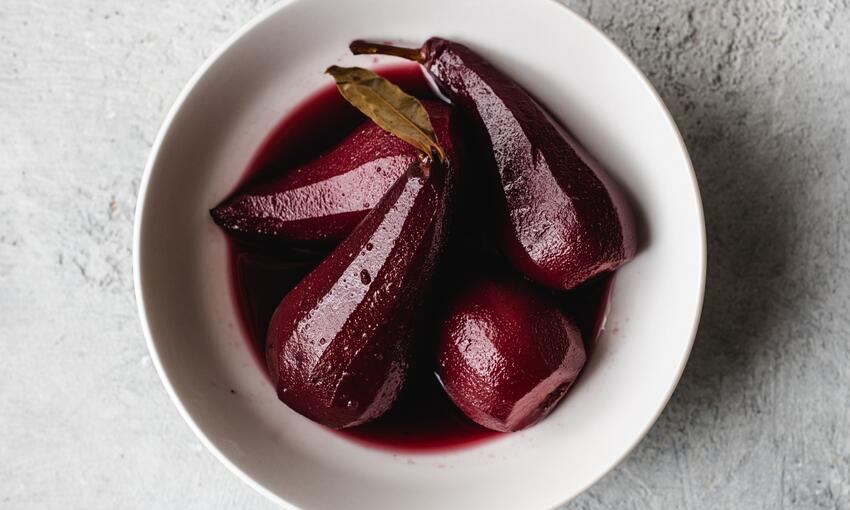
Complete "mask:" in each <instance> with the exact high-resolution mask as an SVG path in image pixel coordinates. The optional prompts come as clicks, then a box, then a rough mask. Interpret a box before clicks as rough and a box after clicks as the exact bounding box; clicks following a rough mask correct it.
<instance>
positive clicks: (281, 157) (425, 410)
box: [229, 64, 611, 452]
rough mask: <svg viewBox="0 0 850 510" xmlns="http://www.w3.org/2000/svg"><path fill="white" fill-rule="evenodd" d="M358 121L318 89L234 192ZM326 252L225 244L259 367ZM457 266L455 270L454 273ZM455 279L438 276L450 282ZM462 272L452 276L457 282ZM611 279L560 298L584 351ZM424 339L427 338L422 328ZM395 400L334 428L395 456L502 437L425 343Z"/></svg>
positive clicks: (330, 142) (410, 72)
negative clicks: (467, 402)
mask: <svg viewBox="0 0 850 510" xmlns="http://www.w3.org/2000/svg"><path fill="white" fill-rule="evenodd" d="M377 72H378V73H379V74H381V75H382V76H384V77H386V78H388V79H390V80H391V81H392V82H394V83H395V84H397V85H399V86H400V87H401V88H402V89H404V90H405V91H406V92H408V93H410V94H413V95H415V96H417V97H419V98H423V99H437V98H436V97H435V95H434V93H433V92H432V91H431V89H430V87H429V85H428V82H427V81H426V79H425V77H424V76H423V74H422V71H421V69H420V67H419V66H418V65H410V64H404V65H400V66H393V67H388V68H382V69H378V70H377ZM363 121H364V117H363V116H362V114H360V113H359V112H358V111H357V110H356V109H355V108H354V107H352V106H351V105H350V104H348V103H347V102H346V101H345V100H344V99H342V97H341V96H340V95H339V93H338V92H337V90H336V87H335V86H333V85H328V86H327V87H324V88H322V89H321V90H319V91H318V92H317V93H315V94H314V95H312V96H311V97H310V98H308V99H307V100H305V101H304V102H303V103H302V104H301V105H299V106H298V107H296V108H295V109H294V110H293V112H292V113H290V114H289V115H288V116H287V117H286V118H284V119H283V120H282V121H281V122H280V123H279V124H278V125H277V126H276V127H275V128H274V130H273V131H272V133H271V134H270V135H269V136H268V137H267V139H266V140H265V141H264V142H263V143H262V145H261V146H260V148H259V149H258V151H257V153H256V155H255V157H254V158H253V160H252V162H251V164H250V165H249V167H248V169H247V170H246V172H245V174H244V176H243V177H242V179H241V181H240V183H239V184H238V186H237V188H240V189H242V188H245V187H252V186H255V185H258V184H261V183H263V182H264V181H266V180H268V179H273V178H276V177H279V176H281V175H284V174H285V173H286V172H287V171H289V170H291V169H292V168H294V167H296V166H297V165H299V164H302V163H305V162H307V161H309V160H311V159H312V158H314V157H316V156H318V155H320V154H322V153H323V152H325V151H327V150H329V149H330V148H332V147H333V146H334V145H336V144H337V143H338V142H340V141H341V140H342V139H343V138H345V136H346V135H347V134H349V133H350V132H351V131H352V130H353V129H354V128H355V127H356V126H357V125H358V124H359V123H361V122H363ZM328 252H329V248H328V249H324V250H320V249H317V250H313V251H309V250H298V251H296V250H285V249H282V248H281V247H279V246H261V245H256V244H246V243H244V242H239V241H235V240H231V241H230V242H229V261H230V277H231V285H232V289H233V294H234V298H235V301H236V303H237V305H238V309H239V314H240V318H241V321H242V327H243V330H244V331H245V334H246V336H247V338H248V340H249V342H250V345H251V347H252V350H253V352H254V354H255V356H256V359H257V362H258V364H259V365H260V367H261V370H262V371H263V372H264V373H266V374H267V369H266V363H265V341H266V331H267V329H268V325H269V321H270V320H271V316H272V313H273V312H274V310H275V308H276V307H277V305H278V303H279V302H280V300H281V299H283V296H284V295H286V293H287V292H289V291H290V290H291V289H292V288H293V287H294V286H295V285H296V284H297V283H298V281H299V280H300V279H301V278H302V277H303V276H304V275H306V274H307V273H308V272H309V271H310V270H312V269H313V268H314V267H315V266H316V265H317V264H318V263H319V262H320V261H321V260H322V258H323V257H324V256H325V255H327V253H328ZM444 267H446V268H447V269H446V270H447V271H449V272H452V271H458V272H460V271H462V270H463V269H462V267H463V264H458V263H452V261H447V262H446V264H445V266H444ZM452 268H457V269H452ZM453 276H454V275H452V274H447V275H441V279H442V280H445V281H451V280H452V279H454V278H453ZM461 276H462V275H458V277H461ZM610 282H611V278H610V277H608V276H604V277H601V278H597V279H596V280H595V281H593V282H590V283H588V284H587V285H585V286H583V287H582V288H581V289H578V290H576V291H573V292H570V293H568V294H565V296H564V307H565V309H567V310H568V311H569V312H570V313H571V315H573V317H574V318H575V319H576V321H577V322H578V324H579V327H580V329H581V331H582V335H583V338H584V339H585V345H586V347H587V349H588V352H589V351H590V350H591V349H592V347H593V342H594V339H595V338H596V337H597V333H598V330H599V327H600V326H601V324H600V322H601V319H602V313H603V312H604V310H605V306H606V302H607V296H608V293H609V292H608V291H609V289H610ZM423 336H426V337H427V336H430V332H429V331H428V330H427V329H425V330H424V333H423ZM420 344H421V345H422V346H423V352H422V353H421V355H420V356H419V360H418V361H419V364H418V365H416V366H414V370H413V371H412V374H411V377H410V380H409V381H408V383H407V386H406V387H405V390H404V391H403V393H402V396H401V397H400V399H399V401H398V402H397V403H396V405H395V406H394V407H393V409H392V410H390V411H389V412H388V413H387V414H385V415H384V416H382V417H381V418H379V419H378V420H376V421H374V422H372V423H368V424H366V425H361V426H359V427H354V428H350V429H344V430H341V431H337V432H338V433H339V434H341V435H343V436H345V437H347V438H349V439H352V440H355V441H357V442H360V443H365V444H368V445H372V446H377V447H381V448H386V449H390V450H396V451H417V452H429V451H431V452H433V451H444V450H447V449H453V448H460V447H464V446H470V445H472V444H475V443H479V442H481V441H485V440H488V439H493V438H497V437H499V436H500V435H501V434H500V433H499V432H495V431H492V430H489V429H486V428H484V427H481V426H480V425H477V424H476V423H474V422H472V421H471V420H469V419H468V418H466V416H464V415H463V413H461V412H460V411H459V410H458V409H457V408H456V407H455V406H454V404H453V403H452V402H451V400H450V399H449V398H448V396H446V394H445V392H444V391H443V389H442V387H441V386H440V383H439V381H438V380H437V377H436V376H435V375H434V373H433V372H432V370H431V366H433V365H432V364H431V361H432V360H431V359H430V358H429V356H430V353H429V352H427V351H428V349H427V345H428V344H429V342H428V338H423V339H422V341H421V342H420Z"/></svg>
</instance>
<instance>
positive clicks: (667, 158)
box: [134, 0, 705, 510]
mask: <svg viewBox="0 0 850 510" xmlns="http://www.w3.org/2000/svg"><path fill="white" fill-rule="evenodd" d="M431 35H440V36H444V37H448V38H453V39H457V40H459V41H461V42H464V43H467V44H469V45H471V46H472V47H474V48H475V49H476V50H478V51H480V52H481V53H482V54H484V55H485V56H487V57H489V58H490V59H492V61H493V62H495V63H496V64H497V65H498V66H499V67H500V68H502V69H503V70H505V71H507V72H508V73H509V74H510V75H511V76H513V77H514V78H515V79H517V81H519V82H520V83H521V84H522V85H523V86H525V87H526V88H527V89H528V90H530V91H531V92H532V93H533V94H534V95H535V96H536V97H537V98H539V99H540V100H541V101H542V102H543V103H544V104H545V105H546V106H547V107H548V108H549V109H550V110H551V111H552V112H553V113H554V114H555V115H556V116H557V117H558V118H559V119H560V120H561V121H562V122H563V123H564V124H565V125H567V126H568V127H569V128H570V129H571V131H572V132H573V133H574V134H575V135H576V137H577V138H578V139H579V140H580V141H581V142H583V144H584V145H585V146H586V147H587V149H589V150H590V152H591V153H592V154H594V155H595V156H596V157H597V159H599V160H600V161H601V162H602V163H603V165H604V166H605V167H607V168H608V170H609V171H610V173H611V174H612V175H613V176H614V177H615V178H616V179H617V180H618V181H619V182H620V183H621V184H622V185H623V186H624V187H625V189H626V190H627V191H628V193H629V194H630V195H631V196H632V197H633V198H634V200H635V202H636V203H637V204H639V208H640V210H641V215H640V216H641V219H642V225H643V228H642V231H641V237H642V239H641V245H642V247H641V251H640V253H639V255H638V256H637V258H636V259H635V260H633V261H632V262H630V263H629V264H628V265H626V266H625V267H623V268H622V269H621V270H620V271H619V272H618V275H617V278H616V283H615V285H614V290H613V296H612V298H611V304H612V307H611V310H610V314H609V316H608V321H607V327H606V329H605V331H604V333H603V336H602V338H601V340H600V344H599V347H598V349H597V350H596V351H595V352H594V353H593V356H592V357H591V359H590V361H589V364H588V366H587V368H586V371H585V373H584V375H583V376H582V378H581V379H580V381H579V382H578V383H577V384H576V386H575V387H574V389H573V390H572V391H571V392H570V393H569V395H568V396H567V398H566V399H565V400H564V401H563V403H562V404H561V405H560V406H559V407H558V408H557V409H556V410H555V412H554V413H553V414H552V415H551V416H550V417H549V418H547V419H546V420H544V421H542V422H541V423H540V424H538V425H537V426H534V427H532V428H530V429H528V430H525V431H522V432H519V433H515V434H511V435H506V436H504V437H502V438H499V439H498V440H494V441H490V442H484V443H481V444H479V445H477V446H472V447H468V448H465V449H460V450H454V451H447V452H444V453H429V454H415V453H399V452H396V453H393V452H391V451H386V450H381V449H374V448H369V447H367V446H363V445H361V444H357V443H354V442H351V441H349V440H347V439H345V438H343V437H341V436H339V435H337V434H334V433H332V432H329V431H327V430H326V429H324V428H322V427H320V426H317V425H315V424H313V423H312V422H310V421H308V420H306V419H304V418H302V417H300V416H299V415H297V414H295V413H294V412H292V411H290V410H289V409H288V408H286V407H285V406H284V405H282V404H281V403H280V402H278V400H277V397H276V396H275V392H274V390H273V388H272V386H271V383H270V382H269V380H268V379H267V378H266V377H265V376H264V375H263V374H262V373H261V372H260V370H259V369H258V366H257V364H256V363H255V361H254V359H253V358H252V353H251V352H250V350H249V348H248V344H247V342H246V341H245V340H244V339H243V338H242V337H241V336H242V333H241V329H240V327H239V326H238V324H239V323H238V319H237V316H236V309H235V305H234V303H233V301H232V299H231V291H230V288H229V280H228V273H227V269H226V246H225V239H224V236H223V234H222V233H221V232H220V231H219V230H218V229H217V228H216V227H215V226H214V225H213V223H212V222H211V221H210V218H209V215H208V213H207V210H208V209H209V207H210V206H212V205H214V204H216V203H217V202H218V201H219V200H220V199H221V198H222V197H224V196H225V195H226V194H227V193H228V192H230V191H231V190H232V188H233V186H234V184H235V182H236V181H237V180H238V179H239V178H240V176H241V174H242V171H243V169H245V168H246V166H247V164H248V162H249V159H250V158H251V156H252V155H253V154H254V152H255V151H256V149H257V148H258V146H259V144H260V142H261V141H262V140H263V139H264V137H265V136H266V135H267V134H268V133H269V131H270V130H271V129H272V127H273V126H274V125H275V123H276V122H277V121H278V120H279V119H281V118H282V117H283V116H285V114H286V113H287V112H288V111H289V110H290V109H291V108H292V107H293V106H294V105H296V104H298V102H299V101H300V100H302V99H303V98H305V97H306V96H307V95H309V94H310V93H312V92H313V91H315V90H316V89H317V88H318V87H320V86H321V85H323V84H325V83H327V82H328V80H329V79H328V78H327V77H326V76H325V75H323V73H322V72H323V70H324V69H325V68H326V67H327V66H328V65H330V64H334V63H341V64H343V65H357V64H360V65H364V64H370V63H371V60H369V58H368V57H354V56H351V55H349V53H348V49H347V45H348V43H349V41H351V40H352V39H355V38H360V37H366V38H379V39H390V40H396V41H401V42H406V43H410V44H412V45H416V44H419V43H421V42H422V41H424V40H425V39H426V38H427V37H429V36H431ZM385 61H387V62H388V61H389V59H388V58H387V59H385ZM134 253H135V258H134V269H135V283H136V296H137V300H138V304H139V314H140V316H141V321H142V327H143V330H144V334H145V336H146V338H147V341H148V346H149V348H150V352H151V356H152V357H153V360H154V363H155V365H156V367H157V370H158V372H159V374H160V376H161V377H162V380H163V383H164V385H165V387H166V389H167V391H168V393H169V394H170V395H171V398H172V400H173V401H174V404H175V405H176V406H177V407H178V409H179V410H180V412H181V414H182V415H183V417H184V418H185V419H186V421H187V422H188V423H189V426H190V427H191V428H192V430H194V432H195V433H196V434H197V435H198V437H199V438H200V440H201V441H202V442H203V443H204V444H205V445H206V446H207V447H208V448H209V449H210V450H211V451H212V452H213V453H214V454H215V455H216V457H218V458H219V459H220V460H221V461H222V462H224V463H225V464H226V465H227V466H228V467H229V468H230V469H231V470H233V471H234V472H235V473H236V474H237V475H239V476H240V477H241V478H243V479H244V480H245V481H246V482H248V483H249V484H250V485H251V486H252V487H254V488H255V489H257V490H258V491H260V492H262V493H263V494H265V495H266V496H268V497H269V498H271V499H272V500H274V501H276V502H278V503H280V504H282V505H284V506H288V507H291V508H297V507H298V508H309V509H338V508H353V509H360V508H362V509H374V508H387V507H388V508H405V509H407V510H417V509H425V508H488V509H490V510H497V509H503V508H504V509H516V508H523V509H542V508H550V507H554V506H557V505H558V504H560V503H563V502H564V501H566V500H569V499H570V498H572V497H574V496H575V495H577V494H578V493H580V492H581V491H582V490H584V489H586V488H587V487H588V486H590V485H591V484H592V483H593V482H594V481H596V480H597V479H599V478H600V477H601V476H602V475H604V474H605V473H606V472H607V471H608V470H610V469H611V468H612V467H614V466H615V465H616V464H617V463H618V462H619V461H620V460H621V459H622V458H623V457H624V456H625V455H626V454H627V453H628V452H629V451H630V450H631V449H632V447H634V446H635V444H636V443H637V442H638V441H639V440H640V439H641V438H642V437H643V435H644V434H645V433H646V432H647V430H648V429H649V427H650V426H651V425H652V424H653V422H654V421H655V419H656V418H657V417H658V415H659V413H660V412H661V410H662V409H663V408H664V405H665V404H666V402H667V400H668V399H669V397H670V394H671V393H672V391H673V388H674V387H675V385H676V382H677V381H678V379H679V376H680V374H681V372H682V369H683V367H684V365H685V361H686V360H687V357H688V353H689V352H690V349H691V344H692V342H693V338H694V334H695V331H696V327H697V323H698V320H699V314H700V309H701V304H702V296H703V287H704V278H705V233H704V226H703V217H702V209H701V205H700V198H699V192H698V189H697V185H696V180H695V178H694V174H693V170H692V168H691V164H690V161H689V159H688V154H687V151H686V149H685V147H684V145H683V143H682V139H681V137H680V136H679V133H678V132H677V130H676V126H675V125H674V123H673V120H672V119H671V118H670V115H669V114H668V112H667V110H666V109H665V107H664V105H663V104H662V102H661V101H660V99H659V98H658V96H657V94H656V93H655V91H654V90H653V89H652V86H651V85H650V84H649V83H648V82H647V80H646V79H645V78H644V77H643V75H642V74H641V73H640V72H639V71H638V70H637V69H636V68H635V66H634V65H633V64H632V63H631V62H630V61H629V59H628V58H627V57H626V56H625V55H624V54H623V53H622V52H621V51H620V50H619V49H618V48H617V47H616V46H614V44H612V43H611V42H610V41H609V40H608V39H607V38H606V37H605V36H604V35H603V34H602V33H600V32H599V31H598V30H596V29H595V28H594V27H593V26H591V25H590V24H589V23H587V22H586V21H585V20H583V19H582V18H580V17H579V16H577V15H576V14H574V13H573V12H571V11H569V10H568V9H566V8H564V7H563V6H561V5H559V4H557V3H555V2H553V1H550V0H533V1H529V0H526V1H523V2H519V1H516V0H463V1H461V0H430V1H428V2H400V1H398V0H360V1H358V2H340V1H337V0H297V1H290V2H284V3H282V4H280V5H278V6H277V7H275V8H273V9H272V10H270V11H268V12H266V13H265V14H263V15H262V16H260V17H258V18H257V19H256V20H254V21H253V22H251V23H250V24H248V25H247V26H246V27H245V28H243V29H242V30H240V31H239V32H238V33H237V34H236V35H235V36H234V37H232V38H231V39H230V40H229V41H228V42H227V43H226V44H225V45H224V48H223V49H221V50H220V51H219V52H217V53H216V54H215V55H214V56H213V57H211V58H210V59H209V60H208V61H207V63H206V64H204V65H203V67H202V68H201V69H200V70H199V71H198V73H197V74H196V75H195V76H194V78H192V80H191V81H190V82H189V84H188V85H187V86H186V88H185V89H184V91H183V93H182V94H181V95H180V97H179V98H178V100H177V102H176V103H175V105H174V107H173V108H172V109H171V111H170V113H169V114H168V117H167V119H166V121H165V123H164V124H163V126H162V129H161V130H160V132H159V136H158V137H157V139H156V142H155V143H154V147H153V150H152V153H151V156H150V160H149V162H148V166H147V168H146V169H145V174H144V177H143V179H142V185H141V189H140V191H139V202H138V207H137V209H136V224H135V236H134ZM231 389H233V390H234V391H235V392H236V393H235V394H234V393H232V392H231V391H230V390H231Z"/></svg>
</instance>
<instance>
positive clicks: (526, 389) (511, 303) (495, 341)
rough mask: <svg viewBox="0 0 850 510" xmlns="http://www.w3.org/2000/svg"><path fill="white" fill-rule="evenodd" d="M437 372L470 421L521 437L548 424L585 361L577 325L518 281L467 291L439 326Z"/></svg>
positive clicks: (471, 285)
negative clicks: (529, 429) (523, 432)
mask: <svg viewBox="0 0 850 510" xmlns="http://www.w3.org/2000/svg"><path fill="white" fill-rule="evenodd" d="M437 359H438V366H437V373H438V375H439V377H440V380H441V382H442V383H443V387H444V388H445V390H446V392H447V393H448V394H449V396H450V397H451V399H452V400H453V401H454V403H455V404H456V405H457V406H458V408H460V409H461V410H462V411H463V412H464V414H466V415H467V416H468V417H469V418H470V419H472V420H473V421H475V422H476V423H478V424H480V425H483V426H484V427H487V428H490V429H493V430H498V431H502V432H510V431H515V430H520V429H522V428H525V427H528V426H530V425H533V424H534V423H536V422H537V421H539V420H540V419H542V418H544V417H545V416H546V415H547V414H549V412H550V411H551V410H552V409H553V408H554V407H555V405H556V404H557V403H558V402H559V401H560V400H561V398H563V396H564V395H565V394H566V393H567V390H569V388H570V386H571V385H572V384H573V382H574V381H575V380H576V378H577V377H578V375H579V373H580V372H581V369H582V367H584V363H585V361H586V354H585V350H584V344H583V343H582V338H581V333H580V331H579V328H578V327H577V326H576V323H575V322H574V321H573V320H572V319H571V318H570V317H568V316H567V315H566V314H565V313H564V312H563V311H562V309H561V307H560V306H559V304H558V303H557V302H556V301H555V300H554V298H552V296H550V295H549V294H547V293H544V292H540V290H539V289H533V288H532V287H531V285H530V284H529V283H527V282H525V281H523V280H520V279H519V278H514V277H509V276H500V277H494V276H489V277H487V278H477V279H474V280H472V281H471V282H467V283H465V284H462V285H461V289H460V290H459V291H458V292H457V294H456V296H455V297H454V299H452V300H451V301H450V304H449V306H448V309H447V312H446V315H445V317H444V320H443V321H442V324H441V326H440V334H439V338H438V345H437Z"/></svg>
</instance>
